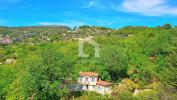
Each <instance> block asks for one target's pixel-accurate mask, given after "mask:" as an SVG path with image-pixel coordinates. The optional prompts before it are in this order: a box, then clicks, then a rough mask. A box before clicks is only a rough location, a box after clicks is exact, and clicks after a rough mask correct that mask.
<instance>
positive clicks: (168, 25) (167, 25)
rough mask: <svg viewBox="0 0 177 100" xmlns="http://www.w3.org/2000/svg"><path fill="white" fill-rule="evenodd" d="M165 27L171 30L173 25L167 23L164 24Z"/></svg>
mask: <svg viewBox="0 0 177 100" xmlns="http://www.w3.org/2000/svg"><path fill="white" fill-rule="evenodd" d="M162 28H163V29H166V30H169V29H172V25H171V24H165V25H164V26H162Z"/></svg>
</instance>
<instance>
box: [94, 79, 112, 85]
mask: <svg viewBox="0 0 177 100" xmlns="http://www.w3.org/2000/svg"><path fill="white" fill-rule="evenodd" d="M96 84H97V85H101V86H110V85H111V83H110V82H106V81H102V80H99V81H98V82H97V83H96Z"/></svg>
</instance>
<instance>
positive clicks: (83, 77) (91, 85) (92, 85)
mask: <svg viewBox="0 0 177 100" xmlns="http://www.w3.org/2000/svg"><path fill="white" fill-rule="evenodd" d="M111 85H112V84H111V83H110V82H106V81H102V80H100V79H99V78H98V73H95V72H80V74H79V79H78V81H77V83H76V84H73V85H72V87H71V90H72V91H93V92H97V93H100V94H102V95H105V94H110V93H111Z"/></svg>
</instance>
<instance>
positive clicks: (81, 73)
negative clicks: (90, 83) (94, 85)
mask: <svg viewBox="0 0 177 100" xmlns="http://www.w3.org/2000/svg"><path fill="white" fill-rule="evenodd" d="M79 75H80V76H93V77H98V73H96V72H80V74H79Z"/></svg>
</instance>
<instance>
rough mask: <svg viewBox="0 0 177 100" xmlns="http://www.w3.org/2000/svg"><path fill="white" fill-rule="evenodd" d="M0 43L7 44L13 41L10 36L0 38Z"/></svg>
mask: <svg viewBox="0 0 177 100" xmlns="http://www.w3.org/2000/svg"><path fill="white" fill-rule="evenodd" d="M0 43H1V44H3V45H7V44H10V43H12V41H11V39H10V38H9V37H3V38H0Z"/></svg>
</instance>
